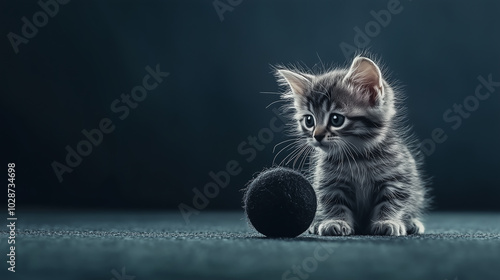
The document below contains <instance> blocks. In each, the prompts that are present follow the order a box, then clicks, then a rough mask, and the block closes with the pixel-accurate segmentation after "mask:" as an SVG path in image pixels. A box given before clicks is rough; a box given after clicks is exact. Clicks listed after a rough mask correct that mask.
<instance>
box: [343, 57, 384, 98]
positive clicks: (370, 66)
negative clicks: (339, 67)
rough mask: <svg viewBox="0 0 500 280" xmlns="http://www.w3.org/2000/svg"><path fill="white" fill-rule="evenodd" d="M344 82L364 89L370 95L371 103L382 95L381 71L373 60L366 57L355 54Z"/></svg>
mask: <svg viewBox="0 0 500 280" xmlns="http://www.w3.org/2000/svg"><path fill="white" fill-rule="evenodd" d="M344 82H350V83H352V84H354V85H356V86H358V87H361V89H365V90H366V91H367V92H368V94H369V95H370V96H369V97H370V102H372V104H374V103H375V100H377V98H378V97H382V94H383V90H382V73H381V72H380V69H379V68H378V66H377V65H376V64H375V62H373V61H372V60H370V59H368V58H366V57H361V56H357V57H356V58H354V60H353V62H352V64H351V68H349V71H348V72H347V74H346V76H345V78H344Z"/></svg>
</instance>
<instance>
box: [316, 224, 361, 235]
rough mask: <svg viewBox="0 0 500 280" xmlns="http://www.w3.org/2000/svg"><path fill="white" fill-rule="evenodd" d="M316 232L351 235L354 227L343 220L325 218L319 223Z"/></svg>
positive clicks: (320, 233)
mask: <svg viewBox="0 0 500 280" xmlns="http://www.w3.org/2000/svg"><path fill="white" fill-rule="evenodd" d="M316 233H317V234H319V235H323V236H339V235H351V234H353V233H354V230H353V229H352V227H351V226H350V225H349V224H348V223H347V222H346V221H343V220H324V221H322V222H320V223H319V224H318V225H317V230H316Z"/></svg>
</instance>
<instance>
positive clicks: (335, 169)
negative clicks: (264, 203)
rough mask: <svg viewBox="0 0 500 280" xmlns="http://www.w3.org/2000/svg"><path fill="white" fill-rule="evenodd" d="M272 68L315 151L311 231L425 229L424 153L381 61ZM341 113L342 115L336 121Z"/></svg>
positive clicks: (302, 138)
mask: <svg viewBox="0 0 500 280" xmlns="http://www.w3.org/2000/svg"><path fill="white" fill-rule="evenodd" d="M276 76H277V77H278V81H279V82H280V83H281V85H283V86H284V87H286V89H287V90H286V91H285V92H284V93H283V94H282V98H283V99H284V100H286V101H287V102H286V104H287V105H286V108H285V109H286V110H287V111H288V112H290V113H291V117H292V118H293V123H295V125H294V126H295V131H296V132H295V134H296V136H297V139H298V140H297V141H298V143H299V145H302V146H303V147H304V148H302V149H303V150H304V149H310V150H311V152H312V154H311V156H310V163H309V164H310V169H311V172H310V176H311V181H312V182H313V186H314V188H315V190H316V194H317V197H318V210H317V213H316V217H315V220H314V222H313V224H312V225H311V227H310V229H309V231H310V232H311V233H316V234H319V235H350V234H354V233H356V234H376V235H406V234H413V233H418V234H421V233H423V232H424V226H423V224H422V222H421V216H422V214H423V211H424V210H425V208H426V205H427V195H426V189H425V180H424V179H423V177H422V174H421V173H422V172H421V171H420V170H421V160H420V158H421V157H420V156H419V153H418V152H417V149H416V148H415V144H414V141H412V140H411V137H409V136H408V135H409V133H408V129H407V128H404V127H403V125H402V122H403V116H402V113H403V112H402V109H400V108H399V107H400V106H399V105H398V104H399V102H398V100H399V99H400V96H399V93H398V92H397V90H396V89H394V88H393V87H391V86H390V85H389V84H388V82H386V81H385V80H384V79H383V77H382V74H381V72H380V69H379V67H378V66H377V65H376V64H375V63H374V62H373V61H372V60H370V59H368V58H364V57H359V56H358V57H356V58H355V59H354V61H353V63H352V65H351V67H350V68H348V69H334V70H331V71H327V72H326V73H323V74H319V75H313V74H310V73H305V72H304V71H299V70H297V69H284V68H280V69H277V70H276ZM334 114H338V115H336V117H335V119H336V120H337V123H336V122H335V121H334V120H332V118H333V115H334ZM339 115H340V117H339ZM342 116H343V117H344V118H345V120H344V122H343V123H342V124H341V125H340V126H338V127H336V126H335V125H333V124H336V125H338V123H340V122H338V120H339V118H341V117H342ZM312 123H314V125H312V126H311V124H312ZM302 146H301V147H302Z"/></svg>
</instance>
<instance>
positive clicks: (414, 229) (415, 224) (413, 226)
mask: <svg viewBox="0 0 500 280" xmlns="http://www.w3.org/2000/svg"><path fill="white" fill-rule="evenodd" d="M424 231H425V227H424V224H422V222H421V221H420V220H418V219H411V220H410V221H409V222H408V234H423V233H424Z"/></svg>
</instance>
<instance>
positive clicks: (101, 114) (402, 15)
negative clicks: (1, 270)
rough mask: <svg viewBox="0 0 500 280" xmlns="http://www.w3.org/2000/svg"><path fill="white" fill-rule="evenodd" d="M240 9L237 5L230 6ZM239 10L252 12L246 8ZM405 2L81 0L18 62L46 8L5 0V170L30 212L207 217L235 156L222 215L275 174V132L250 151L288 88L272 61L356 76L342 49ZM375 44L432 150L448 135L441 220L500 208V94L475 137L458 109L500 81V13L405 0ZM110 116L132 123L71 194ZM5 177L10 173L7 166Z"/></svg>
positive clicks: (1, 108) (474, 4) (439, 194)
mask: <svg viewBox="0 0 500 280" xmlns="http://www.w3.org/2000/svg"><path fill="white" fill-rule="evenodd" d="M221 1H222V2H224V3H226V1H225V0H221ZM233 2H237V1H233ZM389 2H390V1H264V0H261V1H256V0H252V1H249V0H246V1H243V2H242V3H241V4H239V5H236V6H235V7H233V9H232V11H228V12H225V13H224V14H223V18H224V19H223V21H221V20H220V18H219V16H218V14H217V12H216V10H215V8H214V6H213V2H212V1H183V0H177V1H118V0H115V1H75V0H74V1H71V2H69V3H68V4H66V5H61V6H60V7H59V8H60V10H59V12H58V13H57V15H55V16H54V17H53V18H50V19H49V21H48V23H47V25H46V26H44V27H42V28H39V31H38V34H36V36H35V37H34V38H32V39H30V40H29V42H28V43H27V44H21V45H20V46H19V53H18V54H15V53H14V50H13V48H12V46H11V44H10V42H9V40H8V38H7V34H8V33H9V32H14V33H16V34H19V35H21V27H22V25H23V22H22V21H21V18H22V17H23V16H26V17H27V18H29V19H32V16H33V14H34V13H35V12H37V11H39V10H40V7H39V6H38V4H37V3H36V1H3V2H2V3H1V4H0V5H1V6H0V11H1V14H2V15H1V19H2V25H1V31H2V32H1V33H2V34H4V37H3V38H4V39H2V43H1V48H2V57H3V59H2V88H3V89H2V94H1V95H0V96H1V97H0V98H1V103H0V114H1V115H0V117H1V120H0V121H1V124H2V128H3V129H2V131H3V137H2V149H1V151H0V152H1V153H2V154H3V155H2V160H3V162H5V163H7V162H15V163H16V166H17V167H16V173H17V181H16V182H17V184H18V186H17V191H18V192H17V199H18V201H17V202H18V205H19V207H45V208H53V207H83V208H140V209H146V208H172V209H176V208H177V207H178V205H179V204H180V203H185V204H186V205H191V206H192V198H193V196H194V193H193V191H192V189H193V188H198V189H201V190H202V189H203V186H204V185H205V184H207V183H209V182H211V181H212V179H211V178H210V177H209V172H210V171H214V172H218V171H219V170H223V169H225V168H226V164H227V163H228V162H229V161H231V160H235V161H237V162H238V163H239V165H240V167H241V173H239V174H238V175H236V176H232V177H231V179H230V182H229V185H228V186H227V187H225V188H224V189H221V190H220V192H219V194H218V195H217V196H216V197H215V198H213V199H210V201H209V205H208V208H209V209H228V208H233V209H234V208H238V207H240V206H241V197H242V193H241V192H240V191H239V190H240V189H241V188H242V187H243V186H244V184H245V183H246V182H247V181H248V180H249V179H250V178H251V177H252V175H253V174H255V172H258V171H260V170H262V169H263V168H264V167H267V166H270V165H271V164H272V161H273V157H274V156H275V153H273V147H274V145H276V144H277V143H279V142H280V141H282V140H285V139H288V138H287V137H286V136H285V135H283V134H281V133H280V134H275V135H274V138H273V140H272V141H271V142H270V143H269V144H266V145H265V149H263V150H262V151H259V152H257V153H256V157H255V159H253V160H251V161H250V162H247V160H246V159H247V158H248V157H249V154H241V153H239V152H238V146H239V145H240V143H242V142H243V141H248V139H247V138H248V137H249V136H255V135H258V133H259V131H261V130H262V129H263V128H266V127H269V122H270V120H271V119H272V118H273V117H274V116H275V115H274V114H273V112H272V108H276V107H277V106H278V105H273V106H271V107H270V108H267V109H266V106H267V105H269V104H270V103H272V102H273V101H276V100H277V99H278V96H277V95H273V94H264V93H262V92H277V91H278V90H279V89H278V86H277V84H276V82H275V79H274V77H273V75H272V74H271V67H270V66H271V65H275V64H288V63H296V62H300V63H301V64H302V65H305V66H308V67H313V66H315V65H318V64H320V59H321V61H322V62H323V63H324V64H326V65H340V66H345V65H347V63H348V61H349V60H350V59H351V57H347V58H346V57H345V56H344V54H343V53H342V51H341V49H340V47H339V45H340V44H341V43H342V42H345V43H348V44H350V45H355V43H354V36H355V34H356V33H355V30H354V28H355V27H359V28H361V29H364V28H365V25H366V24H367V23H369V22H370V21H373V20H374V18H373V16H372V15H371V14H370V12H371V11H372V10H373V11H375V12H378V11H380V10H382V9H387V4H388V3H389ZM400 6H401V8H400V9H402V10H401V12H399V13H398V14H393V15H392V17H391V20H390V22H389V23H388V24H387V26H386V27H382V28H381V29H380V31H379V32H378V34H377V35H376V36H373V38H370V42H369V46H367V48H368V49H369V50H370V52H371V53H373V54H375V55H377V56H378V57H379V58H381V60H382V61H383V63H384V65H385V68H386V69H387V70H388V73H390V79H391V80H393V81H398V82H399V83H400V84H401V85H403V90H404V91H405V92H406V95H407V99H406V105H407V107H408V116H409V123H410V124H411V125H413V127H414V131H415V133H416V134H417V135H418V136H419V137H420V139H425V138H429V137H431V133H432V131H433V130H434V129H436V128H442V129H443V131H444V132H445V133H446V135H447V137H448V138H447V140H446V141H445V142H444V143H441V144H437V146H436V150H435V152H434V153H432V154H431V155H430V156H428V157H427V158H426V170H427V173H428V174H429V175H431V176H433V178H434V179H433V182H434V184H433V186H432V188H433V191H432V194H433V195H434V197H435V202H434V208H435V209H438V210H500V204H499V203H498V198H499V196H500V178H499V171H500V170H499V167H500V147H499V143H500V129H499V128H500V125H499V123H498V121H499V120H500V110H499V105H500V87H497V88H496V91H495V92H493V93H492V94H491V96H490V97H489V98H488V99H487V100H485V101H480V103H479V107H478V108H477V109H476V110H475V111H474V112H472V113H471V115H470V117H469V118H467V119H463V122H462V123H461V125H460V126H459V127H458V128H457V129H456V130H454V129H452V125H453V124H454V122H446V121H445V120H444V119H443V113H444V112H445V111H446V110H448V109H452V108H453V105H454V104H455V103H457V104H461V103H463V101H464V99H465V98H466V97H468V96H470V95H473V94H474V91H475V89H476V86H477V85H478V84H479V82H478V79H477V78H478V76H480V75H481V76H483V77H487V76H488V75H490V74H491V75H492V78H493V80H494V81H500V69H499V62H500V38H499V36H498V34H500V18H499V17H498V11H500V2H498V1H416V0H414V1H401V3H400ZM157 64H159V65H160V68H161V70H162V71H165V72H169V73H170V76H169V77H167V78H165V79H164V81H163V82H162V83H161V84H160V85H159V86H158V88H156V89H155V90H153V91H151V92H149V93H148V96H147V97H146V98H145V100H144V101H143V102H141V103H140V104H139V105H138V107H137V108H136V109H133V110H131V111H130V115H129V116H128V117H127V118H125V119H124V120H120V119H119V118H118V116H119V114H116V113H113V112H112V111H111V109H110V104H111V103H112V102H113V101H114V100H115V99H117V98H119V97H120V95H121V94H122V93H126V94H129V93H130V90H131V89H132V88H133V87H134V86H136V85H140V84H141V83H142V78H143V77H144V75H146V74H147V72H146V71H145V67H146V66H148V65H149V66H151V67H153V68H154V66H155V65H157ZM105 117H108V118H110V119H111V120H112V121H113V124H114V125H115V126H116V127H115V130H114V131H113V132H112V133H110V134H106V135H105V136H104V139H103V141H102V143H101V144H100V145H99V146H98V147H94V149H93V151H92V153H91V154H90V155H89V156H88V157H84V158H83V161H82V163H81V164H80V165H79V166H78V167H76V168H74V170H73V172H72V173H66V174H64V175H63V182H61V183H60V182H59V181H58V180H57V177H56V175H55V173H54V171H53V169H52V167H51V164H52V163H53V162H54V161H58V162H61V163H64V161H65V160H64V158H65V155H66V152H65V146H66V145H70V146H71V147H73V148H75V147H76V145H77V143H78V142H79V141H81V140H83V139H84V136H83V135H82V133H81V130H82V129H87V130H90V129H93V128H97V127H98V123H99V121H100V120H101V119H102V118H105ZM4 172H5V173H7V168H6V167H5V171H4Z"/></svg>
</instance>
